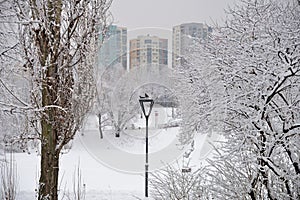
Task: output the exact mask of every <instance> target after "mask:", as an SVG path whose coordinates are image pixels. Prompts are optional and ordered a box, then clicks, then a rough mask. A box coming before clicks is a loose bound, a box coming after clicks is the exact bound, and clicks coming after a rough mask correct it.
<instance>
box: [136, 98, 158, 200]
mask: <svg viewBox="0 0 300 200" xmlns="http://www.w3.org/2000/svg"><path fill="white" fill-rule="evenodd" d="M145 96H146V97H140V99H139V102H140V106H141V108H142V111H143V113H144V116H145V118H146V163H145V197H148V170H149V163H148V119H149V116H150V113H151V110H152V107H153V104H154V101H153V99H150V98H149V97H148V95H145Z"/></svg>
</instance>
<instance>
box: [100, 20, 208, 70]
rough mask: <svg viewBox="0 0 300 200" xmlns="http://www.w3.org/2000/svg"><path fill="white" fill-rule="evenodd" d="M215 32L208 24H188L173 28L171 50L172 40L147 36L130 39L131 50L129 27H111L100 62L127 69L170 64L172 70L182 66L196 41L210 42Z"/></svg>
mask: <svg viewBox="0 0 300 200" xmlns="http://www.w3.org/2000/svg"><path fill="white" fill-rule="evenodd" d="M152 31H153V30H152ZM211 32H212V28H211V27H209V26H208V25H206V24H204V23H195V22H193V23H184V24H180V25H176V26H174V27H173V31H172V32H171V33H170V35H172V40H171V42H172V43H171V44H172V45H171V47H169V45H168V44H170V43H169V41H168V39H166V38H161V37H159V36H155V35H150V34H146V35H138V36H137V37H135V38H133V39H131V40H129V48H128V44H127V43H128V42H127V41H128V34H127V28H126V27H118V26H116V25H110V26H109V27H108V31H107V35H106V37H105V41H104V44H103V45H102V47H101V49H100V51H99V62H100V65H101V66H104V67H110V66H114V65H121V66H122V67H123V68H124V69H127V70H131V69H133V68H134V67H137V66H144V65H159V66H168V64H169V67H174V66H176V65H178V64H180V58H181V57H182V56H184V55H186V51H187V50H188V48H190V46H191V44H192V42H193V40H194V39H196V40H199V41H201V43H206V41H207V40H208V35H209V34H210V33H211ZM152 34H153V32H152ZM158 34H159V33H158ZM169 57H172V58H170V59H169ZM127 60H129V62H127ZM168 60H169V62H170V61H172V64H171V63H168ZM170 64H171V65H170Z"/></svg>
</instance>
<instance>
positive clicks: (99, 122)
mask: <svg viewBox="0 0 300 200" xmlns="http://www.w3.org/2000/svg"><path fill="white" fill-rule="evenodd" d="M98 124H99V133H100V138H101V139H103V131H102V115H101V113H100V112H99V113H98Z"/></svg>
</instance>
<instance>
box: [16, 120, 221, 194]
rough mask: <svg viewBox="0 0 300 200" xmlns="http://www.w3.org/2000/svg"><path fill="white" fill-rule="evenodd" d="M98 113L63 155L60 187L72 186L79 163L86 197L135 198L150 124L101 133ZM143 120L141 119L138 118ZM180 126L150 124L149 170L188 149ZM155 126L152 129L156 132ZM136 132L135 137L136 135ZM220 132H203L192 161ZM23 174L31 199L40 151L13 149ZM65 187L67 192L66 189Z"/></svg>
mask: <svg viewBox="0 0 300 200" xmlns="http://www.w3.org/2000/svg"><path fill="white" fill-rule="evenodd" d="M94 120H96V119H95V118H94V117H91V118H89V121H88V123H87V124H88V125H87V126H86V129H85V131H84V134H83V135H81V134H78V136H77V137H76V138H75V139H74V141H73V145H72V149H71V150H70V151H69V152H68V153H65V154H63V155H62V156H61V160H60V178H61V181H60V190H61V191H66V190H69V191H72V189H73V182H74V181H73V180H74V173H75V170H76V169H77V167H78V166H79V167H80V170H81V174H82V179H83V181H82V184H84V185H85V191H86V199H87V200H94V199H97V200H102V199H103V200H104V199H105V200H119V199H120V200H121V199H122V200H127V199H128V200H129V199H130V200H134V199H138V198H142V197H143V195H144V194H143V192H144V164H145V163H144V162H145V155H144V145H145V142H144V137H140V135H144V131H145V129H144V128H143V127H142V128H141V129H139V130H133V131H130V130H127V134H123V135H121V137H120V138H114V136H113V134H111V133H110V132H109V131H107V132H105V134H104V139H102V140H101V139H100V138H99V132H98V127H97V126H96V125H95V121H94ZM138 123H140V122H138ZM178 130H179V128H178V127H175V128H168V129H155V128H154V127H152V128H150V130H149V135H150V138H149V151H150V154H149V163H150V170H156V169H159V168H161V167H163V166H164V165H166V164H171V163H174V162H175V161H176V160H179V161H180V162H181V160H182V159H183V156H182V155H183V153H184V151H187V150H188V149H189V148H190V147H186V148H185V149H183V148H182V147H181V146H179V145H178V138H177V134H178ZM151 132H152V133H151ZM135 135H136V136H137V137H134V136H135ZM212 139H216V137H215V135H213V136H211V137H209V136H208V135H207V134H202V135H198V136H197V137H196V139H195V142H194V147H195V149H194V151H193V152H192V154H191V156H190V157H191V162H190V164H191V166H192V169H193V168H197V167H198V166H199V165H200V163H201V162H202V161H203V159H204V158H206V157H207V156H208V154H209V152H210V151H211V149H212V148H211V145H210V144H209V143H210V141H212ZM14 158H15V161H16V163H17V169H18V177H19V187H18V188H19V196H18V199H19V200H29V199H30V200H32V199H34V196H35V191H36V189H37V183H38V177H39V159H40V157H39V156H38V155H37V154H36V153H31V154H27V153H16V154H14ZM61 193H62V192H61Z"/></svg>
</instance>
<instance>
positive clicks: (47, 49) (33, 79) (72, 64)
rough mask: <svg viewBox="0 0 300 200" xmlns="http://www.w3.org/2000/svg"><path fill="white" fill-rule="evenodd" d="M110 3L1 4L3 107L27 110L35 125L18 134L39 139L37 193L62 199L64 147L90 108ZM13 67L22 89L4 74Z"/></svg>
mask: <svg viewBox="0 0 300 200" xmlns="http://www.w3.org/2000/svg"><path fill="white" fill-rule="evenodd" d="M110 4H111V0H70V1H67V0H58V1H50V0H41V1H35V0H33V1H32V0H23V1H15V0H11V1H3V2H1V4H0V6H1V12H3V13H4V12H5V15H2V13H1V27H0V28H1V30H4V31H6V32H3V33H4V34H0V35H1V38H0V39H1V45H3V50H2V49H1V51H2V52H1V55H0V56H1V64H3V65H2V66H4V67H2V66H1V68H0V69H1V76H0V81H1V93H2V92H5V93H6V94H8V95H6V96H5V98H3V99H2V98H1V101H0V103H1V107H2V109H1V111H7V110H8V111H9V114H14V113H18V114H19V115H18V117H19V116H21V115H20V114H22V116H25V119H26V120H25V122H26V124H28V125H29V126H28V127H30V128H31V129H30V130H28V131H27V132H24V133H26V134H21V135H22V137H20V134H19V137H18V139H20V138H21V139H28V138H38V139H40V141H41V172H40V180H39V192H38V196H39V197H38V199H51V200H56V199H58V172H59V159H60V152H61V149H62V148H63V147H64V145H66V144H67V143H68V142H69V141H70V140H72V139H73V138H74V135H75V134H76V132H77V131H78V130H79V129H80V127H81V125H82V122H83V119H84V117H85V114H86V113H87V112H88V111H89V109H90V108H91V104H92V100H93V98H94V96H95V91H96V90H95V81H94V80H95V77H94V66H95V63H94V62H95V53H96V50H97V49H98V47H97V46H98V43H99V40H98V36H99V30H105V27H106V20H107V18H108V14H109V13H108V8H109V6H110ZM2 6H3V7H5V8H8V9H6V10H5V9H3V10H2ZM3 16H7V17H3ZM2 41H4V43H2ZM16 52H17V53H16ZM4 72H5V73H4ZM15 72H18V74H17V75H19V76H20V77H23V79H22V81H24V82H21V83H24V85H25V86H26V87H25V89H26V90H25V91H22V92H23V93H21V92H20V91H18V90H14V88H18V87H17V86H18V84H17V83H16V82H12V81H11V80H10V82H5V80H6V79H4V78H3V77H8V78H10V73H11V74H13V75H14V77H16V73H15ZM21 75H22V76H21ZM17 78H18V76H17ZM17 78H15V79H13V80H19V79H17ZM11 83H14V86H16V87H11ZM25 92H26V93H25ZM24 94H25V95H24ZM26 95H27V96H26ZM1 97H2V95H1ZM24 97H28V98H24ZM1 114H2V112H1ZM0 116H1V115H0ZM21 119H24V118H23V117H22V118H21ZM18 126H19V127H21V126H22V125H21V124H18ZM25 129H26V127H25Z"/></svg>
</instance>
